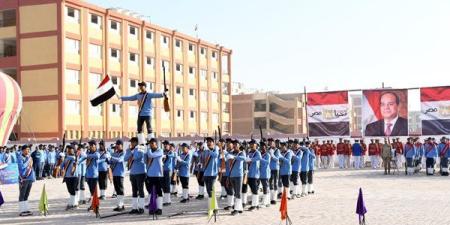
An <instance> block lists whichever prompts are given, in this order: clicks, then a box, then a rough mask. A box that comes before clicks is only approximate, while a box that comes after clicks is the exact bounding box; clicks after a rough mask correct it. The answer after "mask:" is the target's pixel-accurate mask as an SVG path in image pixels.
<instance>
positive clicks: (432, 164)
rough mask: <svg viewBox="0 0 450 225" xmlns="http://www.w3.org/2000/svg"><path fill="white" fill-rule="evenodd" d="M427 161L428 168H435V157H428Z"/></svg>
mask: <svg viewBox="0 0 450 225" xmlns="http://www.w3.org/2000/svg"><path fill="white" fill-rule="evenodd" d="M425 162H426V166H427V168H434V164H435V163H436V162H435V160H434V158H427V160H426V161H425Z"/></svg>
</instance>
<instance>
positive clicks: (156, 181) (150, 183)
mask: <svg viewBox="0 0 450 225" xmlns="http://www.w3.org/2000/svg"><path fill="white" fill-rule="evenodd" d="M162 183H163V182H162V177H147V179H145V188H146V189H147V192H148V194H152V189H153V187H155V189H156V194H157V195H158V196H159V197H162V196H163V192H162Z"/></svg>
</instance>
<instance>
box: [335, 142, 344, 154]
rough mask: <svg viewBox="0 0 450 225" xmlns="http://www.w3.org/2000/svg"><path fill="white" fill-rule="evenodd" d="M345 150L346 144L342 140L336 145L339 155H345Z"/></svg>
mask: <svg viewBox="0 0 450 225" xmlns="http://www.w3.org/2000/svg"><path fill="white" fill-rule="evenodd" d="M344 151H345V144H344V143H342V142H340V143H338V144H337V146H336V152H337V154H338V155H343V154H344Z"/></svg>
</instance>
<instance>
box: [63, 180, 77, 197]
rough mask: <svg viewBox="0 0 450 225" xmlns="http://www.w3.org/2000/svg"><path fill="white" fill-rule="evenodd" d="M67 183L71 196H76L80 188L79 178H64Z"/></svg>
mask: <svg viewBox="0 0 450 225" xmlns="http://www.w3.org/2000/svg"><path fill="white" fill-rule="evenodd" d="M64 179H65V182H66V187H67V191H68V192H69V194H70V195H75V192H76V191H77V186H78V177H66V178H64Z"/></svg>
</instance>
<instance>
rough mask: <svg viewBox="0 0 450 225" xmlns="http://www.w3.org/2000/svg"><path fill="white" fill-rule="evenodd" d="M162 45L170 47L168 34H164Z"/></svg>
mask: <svg viewBox="0 0 450 225" xmlns="http://www.w3.org/2000/svg"><path fill="white" fill-rule="evenodd" d="M161 45H162V46H163V47H165V48H167V47H169V38H168V37H167V36H164V35H163V36H162V38H161Z"/></svg>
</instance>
